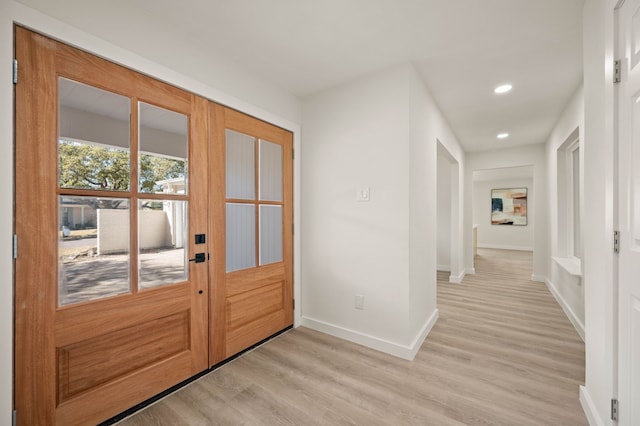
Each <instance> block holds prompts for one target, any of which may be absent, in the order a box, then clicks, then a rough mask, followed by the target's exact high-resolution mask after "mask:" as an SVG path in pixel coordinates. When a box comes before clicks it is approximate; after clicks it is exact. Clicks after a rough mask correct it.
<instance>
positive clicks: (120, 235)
mask: <svg viewBox="0 0 640 426" xmlns="http://www.w3.org/2000/svg"><path fill="white" fill-rule="evenodd" d="M171 210H172V209H170V210H169V211H167V210H162V211H161V210H140V211H139V212H138V215H139V217H138V222H139V223H140V229H139V240H138V245H139V248H140V249H141V250H144V249H154V248H169V247H175V248H180V247H182V246H183V241H182V240H183V239H182V238H181V236H182V226H181V224H182V220H181V219H182V215H181V214H180V215H179V216H180V218H179V219H180V220H175V219H178V218H177V217H175V216H176V214H175V213H176V212H172V211H171ZM97 213H98V214H97V225H98V226H97V227H98V241H97V245H98V248H97V250H98V253H97V254H98V255H101V254H114V253H124V252H127V251H128V250H129V246H130V244H129V210H111V209H98V210H97ZM172 213H173V214H172ZM170 216H171V217H170ZM172 225H174V226H172ZM175 225H178V226H175Z"/></svg>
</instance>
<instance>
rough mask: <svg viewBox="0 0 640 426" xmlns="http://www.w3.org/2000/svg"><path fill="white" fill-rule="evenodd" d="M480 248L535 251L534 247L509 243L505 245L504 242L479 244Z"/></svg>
mask: <svg viewBox="0 0 640 426" xmlns="http://www.w3.org/2000/svg"><path fill="white" fill-rule="evenodd" d="M478 248H487V249H498V250H518V251H533V247H526V246H508V245H503V244H478Z"/></svg>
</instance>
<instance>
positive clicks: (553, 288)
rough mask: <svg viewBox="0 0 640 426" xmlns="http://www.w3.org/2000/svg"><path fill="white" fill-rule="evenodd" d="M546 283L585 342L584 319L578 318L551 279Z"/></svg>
mask: <svg viewBox="0 0 640 426" xmlns="http://www.w3.org/2000/svg"><path fill="white" fill-rule="evenodd" d="M545 284H547V288H548V289H549V291H550V292H551V294H552V295H553V297H554V298H555V299H556V301H557V302H558V304H559V305H560V307H561V308H562V310H563V311H564V313H565V315H566V316H567V318H569V321H571V324H573V327H574V328H575V329H576V331H577V332H578V334H579V335H580V338H581V339H582V341H583V342H584V324H583V323H582V321H580V320H579V319H578V317H577V316H576V314H575V312H573V309H571V307H570V306H569V304H568V303H567V302H566V301H565V300H564V298H563V297H562V296H561V295H560V293H558V290H557V288H556V286H555V285H554V284H553V283H552V282H551V280H549V279H547V280H545Z"/></svg>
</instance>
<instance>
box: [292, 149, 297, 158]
mask: <svg viewBox="0 0 640 426" xmlns="http://www.w3.org/2000/svg"><path fill="white" fill-rule="evenodd" d="M291 159H292V160H295V159H296V150H295V149H293V148H291Z"/></svg>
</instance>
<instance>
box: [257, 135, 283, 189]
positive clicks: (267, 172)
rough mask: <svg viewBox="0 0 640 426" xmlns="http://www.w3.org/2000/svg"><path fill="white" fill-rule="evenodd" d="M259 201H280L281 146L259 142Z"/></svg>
mask: <svg viewBox="0 0 640 426" xmlns="http://www.w3.org/2000/svg"><path fill="white" fill-rule="evenodd" d="M259 167H260V200H262V201H282V146H280V145H279V144H276V143H272V142H268V141H264V140H260V163H259Z"/></svg>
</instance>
